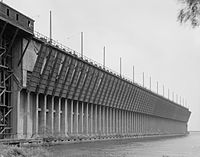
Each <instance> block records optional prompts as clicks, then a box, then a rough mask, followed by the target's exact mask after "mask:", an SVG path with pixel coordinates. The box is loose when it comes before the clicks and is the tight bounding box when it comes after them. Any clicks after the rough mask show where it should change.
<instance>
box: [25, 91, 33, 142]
mask: <svg viewBox="0 0 200 157" xmlns="http://www.w3.org/2000/svg"><path fill="white" fill-rule="evenodd" d="M30 101H31V96H30V92H28V93H27V106H26V109H27V110H26V127H27V128H26V131H27V138H30V137H31V136H32V134H33V132H32V130H33V128H32V127H33V121H32V110H31V109H32V106H31V104H32V103H30Z"/></svg>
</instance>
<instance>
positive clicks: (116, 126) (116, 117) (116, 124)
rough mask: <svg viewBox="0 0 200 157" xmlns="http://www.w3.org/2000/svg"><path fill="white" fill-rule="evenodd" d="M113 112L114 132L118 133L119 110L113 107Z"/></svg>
mask: <svg viewBox="0 0 200 157" xmlns="http://www.w3.org/2000/svg"><path fill="white" fill-rule="evenodd" d="M115 113H116V116H115V128H116V129H115V133H116V134H119V110H118V109H115Z"/></svg>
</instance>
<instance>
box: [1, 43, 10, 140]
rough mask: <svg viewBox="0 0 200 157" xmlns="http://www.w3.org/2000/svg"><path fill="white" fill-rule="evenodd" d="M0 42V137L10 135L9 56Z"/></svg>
mask: <svg viewBox="0 0 200 157" xmlns="http://www.w3.org/2000/svg"><path fill="white" fill-rule="evenodd" d="M6 52H7V50H6V44H5V47H4V46H3V44H2V43H1V44H0V138H8V137H10V135H11V129H12V128H11V111H12V106H11V76H12V71H11V60H12V59H11V58H10V56H9V54H7V53H6Z"/></svg>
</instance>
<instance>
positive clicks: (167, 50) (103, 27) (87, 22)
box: [4, 0, 200, 130]
mask: <svg viewBox="0 0 200 157" xmlns="http://www.w3.org/2000/svg"><path fill="white" fill-rule="evenodd" d="M4 2H5V3H7V4H8V5H11V6H12V7H13V8H15V9H17V10H19V11H21V12H22V13H24V14H26V15H27V16H30V17H31V18H33V19H35V30H36V31H39V32H40V33H42V34H44V35H47V36H49V11H50V10H52V14H53V15H52V16H53V38H54V39H55V40H58V41H60V42H61V43H63V44H65V45H66V46H68V47H70V48H72V49H75V50H77V51H79V50H80V32H81V31H83V32H84V55H86V56H88V57H89V58H92V59H94V60H96V61H97V62H100V63H102V60H103V59H102V56H103V55H102V54H103V52H102V50H103V46H104V45H105V46H106V66H108V67H110V68H111V69H113V70H114V71H118V72H119V58H120V57H122V73H123V74H124V75H125V76H127V77H130V78H132V66H133V65H134V66H135V73H136V74H135V75H136V76H135V79H136V81H137V82H139V83H141V82H142V72H145V86H146V87H147V88H149V77H150V76H151V77H152V88H153V90H154V91H155V90H156V81H158V82H159V92H160V94H162V86H163V84H164V86H165V96H166V97H167V90H168V88H169V89H170V98H171V99H172V91H174V93H175V94H178V96H181V97H182V98H184V99H185V100H187V106H189V109H190V110H191V111H192V115H191V118H190V120H189V129H190V130H200V70H199V67H200V29H199V28H197V29H192V28H191V27H190V26H189V25H180V24H179V23H178V22H177V14H178V9H179V8H180V5H179V4H178V3H177V0H167V1H166V0H151V1H148V0H145V1H138V0H56V1H55V0H34V1H33V0H18V1H13V0H4ZM179 99H180V98H179Z"/></svg>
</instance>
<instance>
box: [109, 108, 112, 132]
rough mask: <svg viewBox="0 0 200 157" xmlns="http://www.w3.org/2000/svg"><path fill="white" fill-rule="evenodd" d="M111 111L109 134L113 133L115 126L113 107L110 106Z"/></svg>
mask: <svg viewBox="0 0 200 157" xmlns="http://www.w3.org/2000/svg"><path fill="white" fill-rule="evenodd" d="M109 112H110V118H109V119H110V121H109V135H112V128H113V109H112V108H111V107H110V108H109Z"/></svg>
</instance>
